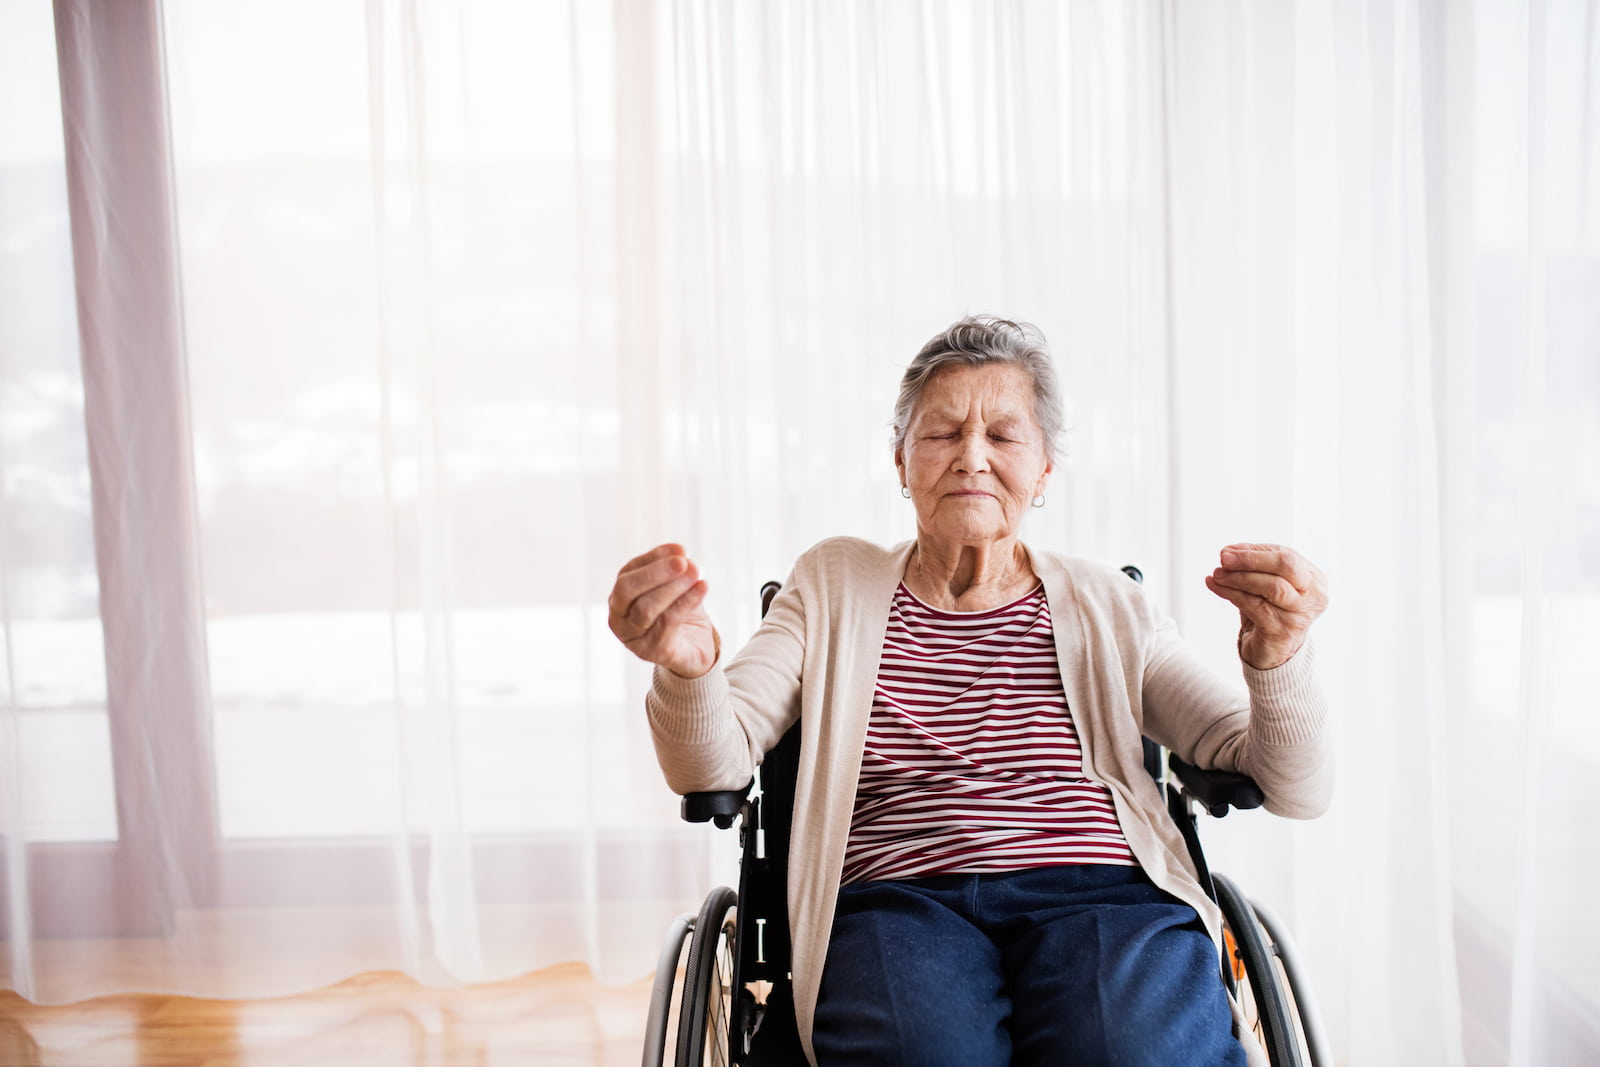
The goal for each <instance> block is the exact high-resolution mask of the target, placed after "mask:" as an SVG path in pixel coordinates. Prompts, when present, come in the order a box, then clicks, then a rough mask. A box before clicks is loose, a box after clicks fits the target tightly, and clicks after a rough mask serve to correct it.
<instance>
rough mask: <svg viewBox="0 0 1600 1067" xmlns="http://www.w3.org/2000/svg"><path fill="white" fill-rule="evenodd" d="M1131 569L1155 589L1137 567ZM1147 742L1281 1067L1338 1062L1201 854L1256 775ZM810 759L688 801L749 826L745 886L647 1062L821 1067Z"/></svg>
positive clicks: (1237, 981) (676, 985) (676, 936)
mask: <svg viewBox="0 0 1600 1067" xmlns="http://www.w3.org/2000/svg"><path fill="white" fill-rule="evenodd" d="M1123 571H1124V572H1125V573H1127V574H1128V576H1129V577H1130V578H1133V579H1134V580H1135V581H1142V580H1143V577H1144V576H1143V575H1142V574H1141V573H1140V572H1139V570H1138V568H1136V567H1124V568H1123ZM778 589H779V585H778V583H777V582H768V583H767V584H766V585H765V586H763V587H762V589H761V614H762V615H763V616H765V615H766V613H767V608H768V607H769V606H770V605H771V603H772V598H773V597H774V596H776V595H777V592H778ZM1144 747H1145V768H1146V770H1148V771H1149V772H1150V774H1151V776H1152V777H1153V778H1154V779H1155V780H1156V782H1157V783H1158V784H1159V785H1160V786H1161V788H1162V790H1163V792H1164V794H1165V796H1166V799H1167V810H1168V812H1169V813H1170V814H1171V816H1172V818H1173V820H1174V821H1175V822H1176V823H1177V825H1178V828H1179V830H1180V831H1181V832H1182V834H1183V838H1184V841H1185V843H1186V844H1187V845H1188V848H1189V855H1190V857H1191V858H1192V859H1193V860H1194V865H1195V868H1196V870H1197V871H1198V872H1199V875H1200V881H1201V885H1202V886H1204V887H1205V889H1206V892H1207V894H1208V895H1209V896H1210V897H1211V899H1212V900H1214V901H1215V902H1216V903H1217V905H1218V907H1219V908H1220V909H1221V910H1222V915H1223V922H1224V930H1223V940H1224V945H1223V953H1222V958H1221V970H1222V976H1223V981H1224V983H1225V984H1226V985H1227V987H1228V990H1229V992H1230V993H1232V994H1233V995H1234V996H1235V997H1236V998H1237V999H1238V1001H1239V1003H1240V1004H1242V1005H1243V1006H1244V1008H1245V1014H1246V1018H1247V1020H1248V1021H1249V1022H1250V1024H1251V1026H1252V1027H1253V1029H1254V1030H1255V1033H1256V1036H1257V1038H1258V1039H1259V1040H1260V1042H1261V1044H1262V1045H1263V1047H1265V1049H1266V1050H1267V1055H1268V1058H1269V1060H1270V1061H1271V1064H1272V1067H1331V1064H1332V1063H1333V1059H1332V1057H1331V1055H1329V1053H1328V1049H1327V1045H1326V1042H1325V1039H1324V1037H1323V1034H1322V1028H1321V1026H1320V1024H1319V1022H1318V1020H1317V1016H1316V1013H1315V1011H1314V1008H1313V1005H1312V1003H1311V1000H1310V996H1309V994H1308V992H1307V988H1306V983H1305V980H1304V975H1303V972H1302V971H1301V969H1300V967H1299V964H1298V962H1297V960H1296V957H1295V954H1294V946H1293V943H1292V942H1291V941H1290V939H1289V935H1288V931H1287V930H1286V929H1285V927H1284V925H1283V923H1282V922H1280V921H1279V920H1278V918H1277V916H1275V915H1274V914H1273V913H1272V912H1271V911H1270V910H1268V909H1267V908H1265V907H1263V906H1262V905H1261V904H1260V903H1258V902H1256V901H1253V900H1250V899H1249V898H1247V897H1246V896H1245V895H1244V894H1243V893H1242V892H1241V891H1240V890H1239V888H1238V886H1236V885H1235V884H1234V883H1233V882H1232V880H1230V879H1228V878H1227V877H1225V876H1223V875H1222V874H1219V873H1216V872H1213V871H1211V870H1210V868H1209V866H1208V865H1207V863H1206V860H1205V855H1204V853H1203V852H1202V851H1201V848H1200V834H1199V820H1198V817H1197V811H1205V812H1206V813H1208V814H1210V815H1211V816H1213V817H1215V818H1221V817H1223V816H1224V815H1226V814H1227V813H1228V812H1229V811H1231V810H1233V809H1236V808H1237V809H1239V810H1247V809H1250V808H1257V807H1260V806H1261V804H1262V801H1263V797H1262V794H1261V790H1260V788H1259V787H1258V786H1257V785H1256V784H1255V782H1253V781H1251V780H1250V779H1249V778H1247V777H1245V776H1244V775H1239V774H1229V773H1226V772H1222V771H1209V770H1201V769H1199V768H1196V767H1193V766H1191V765H1189V764H1187V763H1185V762H1184V761H1183V760H1181V759H1179V758H1178V757H1177V755H1175V754H1170V755H1167V758H1166V759H1165V760H1163V759H1162V756H1163V754H1164V753H1163V750H1162V749H1161V748H1160V746H1158V745H1156V744H1155V743H1154V742H1153V741H1151V740H1150V739H1148V738H1146V739H1145V742H1144ZM799 755H800V731H799V728H798V726H795V727H793V728H791V729H790V730H789V732H788V733H787V734H785V735H784V737H783V739H782V740H780V741H779V742H778V744H777V745H776V746H774V747H773V749H772V750H771V751H770V752H768V753H767V754H766V757H765V758H764V760H763V761H762V764H761V766H760V767H758V768H757V770H756V778H755V780H754V781H752V782H751V783H750V785H748V786H746V787H745V788H744V789H742V790H727V791H722V792H711V793H690V794H688V795H686V796H685V797H683V802H682V816H683V818H684V820H685V821H687V822H710V823H713V824H715V825H716V826H717V827H719V828H721V829H727V828H728V827H730V826H732V825H733V823H734V821H735V820H737V821H738V822H739V840H740V847H741V850H742V854H741V859H740V864H739V890H738V892H737V893H735V892H734V891H733V890H732V889H730V888H728V887H727V886H719V887H717V888H716V889H713V890H712V891H711V892H710V893H709V894H708V895H707V896H706V899H705V902H704V903H703V904H702V905H701V907H700V910H699V912H698V913H696V914H692V915H691V914H685V915H682V916H679V917H678V918H677V919H676V920H674V922H673V923H672V925H671V927H670V928H669V929H668V931H667V937H666V941H665V943H664V944H663V946H662V951H661V956H660V959H659V961H658V963H657V966H656V974H655V983H654V986H653V988H652V990H651V996H650V1008H649V1014H648V1016H647V1018H646V1024H645V1045H644V1059H643V1064H644V1067H664V1065H666V1064H669V1063H670V1064H672V1065H674V1067H702V1065H714V1067H725V1065H727V1064H742V1065H752V1067H807V1061H806V1059H805V1055H804V1053H803V1051H802V1049H801V1045H800V1038H799V1033H798V1029H797V1027H796V1025H795V1017H794V1000H793V991H792V988H791V981H790V970H789V959H790V941H789V921H788V914H789V909H788V888H787V882H786V874H787V870H788V860H789V824H790V820H791V817H792V815H793V812H794V785H795V779H796V773H797V770H798V766H799ZM1169 772H1170V773H1169ZM685 949H687V956H685ZM680 977H681V982H680V981H679V979H680ZM674 1021H675V1023H676V1025H674ZM669 1032H671V1034H672V1036H673V1043H672V1056H671V1058H670V1059H668V1058H667V1052H668V1046H667V1041H668V1035H669Z"/></svg>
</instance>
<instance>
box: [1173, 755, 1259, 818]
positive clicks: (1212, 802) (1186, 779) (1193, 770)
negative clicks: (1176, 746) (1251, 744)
mask: <svg viewBox="0 0 1600 1067" xmlns="http://www.w3.org/2000/svg"><path fill="white" fill-rule="evenodd" d="M1167 766H1168V767H1171V768H1172V773H1173V774H1175V775H1177V776H1178V781H1180V782H1182V783H1183V791H1184V792H1185V793H1187V794H1188V795H1189V796H1190V797H1192V798H1193V799H1194V800H1196V801H1197V802H1199V804H1200V805H1201V806H1202V807H1204V808H1205V809H1206V810H1207V811H1208V812H1210V813H1211V815H1212V817H1213V818H1217V819H1220V818H1222V817H1223V816H1224V815H1226V814H1228V810H1229V809H1230V808H1238V809H1239V810H1240V811H1248V810H1250V809H1251V808H1259V807H1260V806H1261V805H1262V804H1263V803H1265V801H1266V797H1265V796H1264V795H1263V794H1262V792H1261V787H1260V786H1258V785H1256V783H1255V782H1254V781H1252V780H1251V779H1250V778H1248V777H1247V776H1245V775H1243V774H1232V773H1230V772H1228V771H1203V770H1201V769H1200V768H1199V767H1196V766H1194V765H1193V764H1192V763H1185V762H1184V761H1183V760H1181V759H1179V758H1178V757H1177V756H1176V755H1169V756H1168V757H1167Z"/></svg>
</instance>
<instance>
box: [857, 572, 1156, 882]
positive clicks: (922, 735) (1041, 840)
mask: <svg viewBox="0 0 1600 1067" xmlns="http://www.w3.org/2000/svg"><path fill="white" fill-rule="evenodd" d="M1068 863H1111V864H1119V865H1123V866H1133V865H1136V863H1137V861H1136V860H1135V859H1134V857H1133V853H1132V851H1131V850H1130V849H1129V848H1128V845H1127V842H1126V840H1125V839H1124V838H1123V836H1122V829H1121V827H1120V826H1119V825H1118V823H1117V815H1116V810H1115V808H1114V807H1113V805H1112V800H1111V791H1110V790H1109V789H1108V788H1107V787H1106V786H1104V785H1101V784H1100V783H1098V782H1091V781H1089V780H1087V779H1085V778H1084V777H1083V753H1082V749H1081V748H1080V747H1079V745H1078V736H1077V731H1076V730H1075V729H1074V727H1073V724H1072V718H1071V716H1070V715H1069V714H1068V711H1067V699H1066V692H1065V690H1064V689H1063V687H1062V683H1061V669H1060V665H1059V664H1058V662H1057V660H1056V652H1055V639H1054V636H1053V634H1052V632H1051V625H1050V607H1049V605H1048V604H1047V603H1046V601H1045V596H1044V589H1043V587H1040V588H1038V589H1035V590H1034V591H1033V592H1032V593H1030V594H1029V595H1028V596H1025V597H1023V598H1022V599H1021V600H1018V601H1016V602H1015V603H1013V604H1009V605H1007V606H1005V607H1003V608H996V609H994V610H992V611H986V612H977V613H958V612H947V611H939V610H937V609H934V608H931V607H929V606H928V605H926V604H924V603H922V602H921V601H920V600H918V599H917V598H916V597H914V596H912V595H911V593H910V591H909V590H907V589H906V587H905V586H903V585H902V586H901V587H900V589H899V590H898V591H897V592H896V594H895V598H894V605H893V607H892V608H891V610H890V613H889V628H888V633H887V636H886V637H885V638H884V647H883V658H882V661H881V663H880V667H879V673H878V683H877V689H876V691H875V693H874V699H873V706H872V717H871V720H870V721H869V723H868V726H867V743H866V750H865V752H864V754H863V757H862V763H861V780H860V784H859V786H858V787H857V790H856V804H855V816H854V818H853V820H852V822H851V826H850V841H849V845H848V847H847V849H846V851H845V863H844V881H845V882H847V883H848V882H856V881H862V880H866V879H884V878H920V877H927V876H929V875H934V874H951V873H956V872H965V873H979V872H992V871H1012V870H1022V869H1025V868H1029V867H1046V866H1054V865H1059V864H1068Z"/></svg>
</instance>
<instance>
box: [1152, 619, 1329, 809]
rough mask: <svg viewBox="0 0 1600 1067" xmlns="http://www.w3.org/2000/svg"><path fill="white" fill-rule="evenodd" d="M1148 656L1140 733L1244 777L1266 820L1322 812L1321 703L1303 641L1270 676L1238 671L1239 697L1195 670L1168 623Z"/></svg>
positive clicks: (1324, 750)
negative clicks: (1260, 799)
mask: <svg viewBox="0 0 1600 1067" xmlns="http://www.w3.org/2000/svg"><path fill="white" fill-rule="evenodd" d="M1148 653H1149V654H1148V656H1147V658H1146V665H1145V674H1144V693H1143V703H1144V712H1145V733H1147V734H1149V735H1150V737H1152V738H1153V739H1154V740H1156V741H1158V742H1160V743H1161V744H1164V745H1166V746H1167V747H1168V748H1170V749H1172V750H1173V751H1174V752H1176V753H1177V754H1178V755H1179V756H1180V757H1182V758H1183V759H1185V760H1187V761H1189V762H1190V763H1193V764H1195V765H1196V766H1198V767H1206V768H1212V769H1216V770H1224V771H1235V772H1237V773H1240V774H1246V775H1249V776H1250V777H1251V778H1253V779H1254V780H1255V782H1256V784H1257V785H1259V786H1260V787H1261V791H1262V793H1263V794H1264V795H1265V797H1266V807H1267V810H1268V811H1271V812H1273V813H1274V814H1277V815H1284V816H1288V817H1289V818H1295V819H1311V818H1315V817H1317V816H1318V815H1321V814H1322V813H1323V812H1324V811H1325V810H1327V807H1328V802H1329V800H1330V798H1331V794H1332V790H1333V761H1332V756H1331V751H1330V750H1331V745H1330V744H1329V741H1328V737H1327V732H1328V731H1327V717H1328V714H1327V701H1326V699H1325V698H1324V696H1323V694H1322V690H1321V689H1320V687H1319V686H1318V685H1317V680H1316V669H1315V667H1316V663H1315V660H1316V655H1315V651H1314V649H1313V648H1312V645H1311V643H1310V642H1309V641H1308V642H1307V643H1306V645H1305V646H1304V647H1303V648H1301V650H1300V651H1299V652H1297V653H1296V654H1295V655H1294V656H1292V657H1291V658H1290V659H1289V660H1288V661H1287V662H1286V663H1283V664H1281V665H1280V666H1278V667H1274V668H1273V669H1271V670H1266V671H1260V670H1256V669H1255V668H1253V667H1251V666H1249V665H1248V664H1243V663H1241V665H1240V666H1241V668H1242V670H1243V672H1244V683H1245V684H1244V687H1243V691H1242V692H1241V690H1240V687H1239V685H1238V683H1237V682H1233V683H1229V682H1227V681H1226V680H1224V679H1222V678H1220V677H1218V676H1217V675H1216V673H1215V672H1214V671H1212V670H1211V669H1210V668H1209V667H1207V666H1206V665H1205V664H1203V663H1202V662H1200V660H1199V658H1198V657H1197V656H1195V655H1194V653H1193V652H1192V651H1191V650H1190V649H1189V648H1188V646H1187V645H1186V644H1185V643H1184V642H1183V641H1182V639H1181V638H1179V637H1178V634H1177V630H1176V627H1174V626H1173V625H1172V624H1171V623H1170V622H1164V623H1162V624H1160V625H1158V626H1157V627H1156V629H1155V631H1154V633H1153V634H1152V637H1151V641H1150V646H1149V649H1148Z"/></svg>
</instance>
